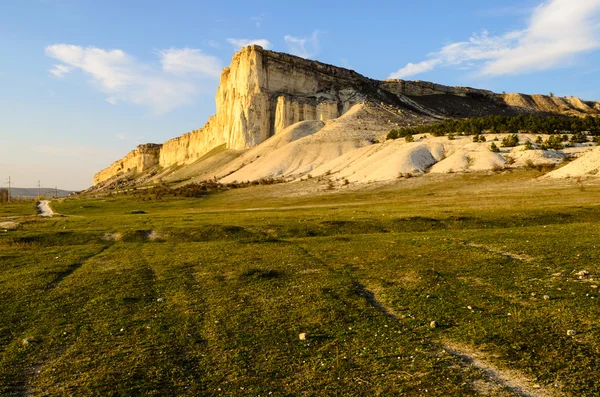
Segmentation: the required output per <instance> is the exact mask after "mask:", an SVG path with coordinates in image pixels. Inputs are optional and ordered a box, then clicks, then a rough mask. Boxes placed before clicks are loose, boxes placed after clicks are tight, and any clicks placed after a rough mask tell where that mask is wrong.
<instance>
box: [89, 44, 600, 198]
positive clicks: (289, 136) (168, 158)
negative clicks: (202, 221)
mask: <svg viewBox="0 0 600 397" xmlns="http://www.w3.org/2000/svg"><path fill="white" fill-rule="evenodd" d="M524 113H540V114H563V115H570V116H579V117H583V116H586V115H592V116H598V115H600V102H589V101H583V100H581V99H578V98H575V97H556V96H550V95H525V94H514V93H513V94H496V93H494V92H491V91H487V90H480V89H475V88H468V87H449V86H444V85H440V84H435V83H430V82H423V81H405V80H385V81H379V80H374V79H370V78H367V77H365V76H362V75H360V74H359V73H357V72H354V71H352V70H349V69H344V68H340V67H335V66H332V65H327V64H324V63H320V62H317V61H312V60H306V59H303V58H299V57H296V56H293V55H289V54H284V53H278V52H273V51H268V50H265V49H263V48H261V47H259V46H257V45H252V46H249V47H245V48H243V49H242V50H241V51H240V52H237V53H236V54H235V55H234V56H233V59H232V61H231V65H230V66H229V67H228V68H225V69H223V72H222V74H221V78H220V85H219V88H218V90H217V95H216V114H215V115H214V116H212V117H210V118H209V120H208V121H207V123H206V124H205V125H204V127H202V128H201V129H199V130H194V131H192V132H188V133H186V134H183V135H181V136H179V137H176V138H173V139H170V140H168V141H166V142H164V143H163V144H144V145H139V146H138V147H137V148H135V149H134V150H133V151H131V152H130V153H128V154H127V155H126V156H125V157H123V158H122V159H120V160H117V161H115V162H114V163H113V164H111V165H110V166H109V167H108V168H106V169H104V170H101V171H100V172H98V173H97V174H96V175H95V176H94V187H93V188H92V189H93V190H102V189H106V188H110V187H111V186H112V187H114V185H115V182H118V181H120V180H124V179H126V180H127V181H129V183H130V185H144V184H146V185H147V184H152V183H157V182H162V181H168V182H179V183H191V182H199V181H202V180H207V179H211V180H215V179H216V180H219V181H222V182H224V183H228V182H234V181H247V180H257V179H263V178H280V177H281V178H287V179H288V180H294V179H301V178H306V177H307V176H309V175H310V176H316V175H323V174H327V175H329V174H330V173H331V172H333V171H335V173H337V174H338V176H339V177H343V178H344V179H347V180H349V181H351V182H366V181H373V180H385V179H394V178H396V177H397V176H398V175H402V174H403V173H410V172H412V173H419V172H425V170H431V171H435V170H437V172H441V171H440V170H446V171H448V170H450V171H451V172H455V171H461V170H462V171H467V170H468V169H469V168H470V166H468V164H467V163H469V162H470V163H473V158H476V159H479V157H481V159H480V160H476V161H475V164H476V167H474V168H473V167H471V169H472V170H475V169H482V170H483V169H486V167H488V168H489V167H492V166H493V164H495V163H499V164H500V163H501V164H505V163H507V162H509V163H510V161H509V160H507V158H506V153H500V154H490V153H485V154H482V155H481V156H479V155H468V152H472V153H475V152H476V151H477V150H475V147H476V146H474V145H471V143H470V142H469V141H468V140H464V139H462V140H461V139H459V140H457V141H454V142H448V141H447V140H446V141H443V139H442V138H436V139H431V138H426V137H421V138H419V139H418V140H417V142H414V143H410V144H408V143H407V144H404V143H403V142H402V143H400V142H395V143H391V142H384V143H380V142H383V141H384V139H385V135H386V134H387V132H389V130H390V129H392V128H395V127H398V126H415V125H422V124H427V123H432V122H435V121H439V120H443V119H445V118H463V117H472V116H483V115H490V114H497V115H517V114H524ZM524 138H525V139H529V138H527V137H526V136H524ZM531 140H532V141H533V137H532V138H531ZM480 146H481V145H480ZM588 146H589V145H581V150H579V151H576V152H577V154H578V155H579V154H583V153H584V152H586V151H588V150H589V149H588ZM481 147H483V146H481ZM399 153H400V154H399ZM457 153H462V155H460V156H462V157H463V159H462V160H460V161H458V163H457V164H463V163H464V164H463V165H460V166H457V165H456V164H454V165H452V167H453V168H450V167H451V166H446V167H445V168H444V166H443V164H441V162H442V160H447V159H448V158H449V157H450V156H452V155H454V154H456V156H459V154H457ZM540 156H541V157H540ZM557 156H558V157H557ZM561 156H563V155H562V154H560V155H556V156H550V155H543V154H540V155H539V156H538V157H540V158H542V159H550V160H548V161H554V160H555V159H556V158H560V157H561ZM517 157H518V156H517ZM511 158H514V156H512V157H511ZM386 159H387V160H386ZM465 159H470V160H465ZM463 160H464V161H463ZM345 162H349V164H345ZM351 164H354V165H351ZM357 164H361V165H360V167H358V168H356V167H357V166H356V165H357ZM440 164H441V165H440ZM471 165H472V164H471ZM389 167H391V168H390V169H389V170H387V171H385V172H383V171H381V169H384V168H389ZM457 167H458V169H457Z"/></svg>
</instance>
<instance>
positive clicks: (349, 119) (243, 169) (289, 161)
mask: <svg viewBox="0 0 600 397" xmlns="http://www.w3.org/2000/svg"><path fill="white" fill-rule="evenodd" d="M411 117H412V116H411V115H410V114H408V115H402V116H398V115H393V114H391V113H390V112H389V111H387V110H386V109H384V108H381V107H379V106H378V105H376V104H359V105H356V106H354V107H353V108H352V109H350V110H349V111H348V112H347V113H346V114H344V115H343V116H342V117H340V118H338V119H335V120H330V121H327V122H321V121H305V122H301V123H297V124H294V125H292V126H290V127H288V128H287V129H285V130H284V131H282V132H280V133H278V134H277V135H275V136H273V137H271V138H269V139H268V140H266V141H265V142H263V143H262V144H260V145H258V146H256V147H254V148H252V149H249V150H247V151H244V152H238V153H237V154H235V156H233V155H230V154H227V153H225V152H223V153H218V154H216V155H215V157H217V158H220V159H221V160H223V161H221V160H219V162H218V166H216V167H214V165H217V161H216V160H215V159H214V158H213V159H206V160H203V161H200V162H199V163H198V164H197V165H195V167H198V169H203V172H202V175H198V176H196V179H197V178H200V177H204V178H205V176H206V175H210V177H211V178H212V177H216V178H217V179H219V180H220V182H222V183H233V182H245V181H256V180H261V179H266V178H282V177H283V178H286V179H287V180H294V179H301V178H309V177H319V176H326V177H327V178H330V179H333V180H338V181H344V183H346V182H345V181H348V182H349V183H368V182H376V181H388V180H393V179H396V178H398V177H402V176H408V175H409V174H410V175H412V176H417V175H419V174H423V173H425V172H431V173H454V172H485V171H493V170H498V169H502V168H505V167H512V168H516V167H523V166H530V165H539V164H560V163H562V162H563V159H564V158H565V157H566V156H570V157H572V156H575V157H578V156H582V155H583V154H585V153H586V152H587V151H590V150H592V149H593V146H594V144H592V143H588V144H577V145H574V147H571V148H565V149H564V150H560V151H556V150H539V148H538V145H536V144H535V143H534V142H535V140H536V139H537V138H538V137H539V136H540V135H537V134H518V135H519V141H520V145H519V146H517V147H513V148H503V147H501V141H502V139H503V138H504V137H505V136H506V135H507V134H486V135H484V136H485V138H486V142H473V138H472V137H471V136H462V137H461V136H458V137H457V138H456V139H448V137H447V136H443V137H434V136H431V135H430V134H424V135H418V136H415V137H414V142H406V141H405V139H403V138H401V139H397V140H389V141H386V140H385V135H386V134H387V133H388V132H389V131H390V130H391V129H392V128H396V127H397V126H398V124H396V123H405V124H406V123H411V122H415V120H414V119H413V118H411ZM541 137H542V139H544V140H546V139H547V138H548V136H547V135H541ZM379 141H381V143H379ZM492 141H495V143H496V145H497V146H498V147H500V152H498V153H494V152H492V151H490V145H491V142H492ZM527 141H529V142H532V143H533V147H534V148H535V150H525V146H524V145H525V143H526V142H527ZM594 153H597V151H595V152H594ZM599 155H600V153H599V154H598V155H596V154H590V156H591V157H587V156H586V157H584V158H582V159H581V162H580V161H579V160H578V161H576V162H574V163H573V164H572V165H570V166H568V167H565V168H564V170H565V171H563V172H571V173H574V172H575V171H574V170H576V169H577V170H578V171H577V172H579V173H581V172H588V173H589V172H597V168H598V167H599V166H600V161H597V163H599V164H596V163H595V162H594V161H596V160H594V159H596V158H597V157H599ZM225 156H230V157H229V160H228V161H224V160H225ZM576 164H584V165H582V166H575V165H576ZM577 167H579V168H577ZM582 167H583V168H582ZM561 170H562V169H561ZM571 170H572V171H571ZM581 170H583V171H581ZM595 170H596V171H595ZM555 174H556V175H562V174H561V173H559V172H556V173H555Z"/></svg>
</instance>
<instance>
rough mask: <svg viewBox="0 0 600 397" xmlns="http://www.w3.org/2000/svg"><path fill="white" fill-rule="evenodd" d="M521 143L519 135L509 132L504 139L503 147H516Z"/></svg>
mask: <svg viewBox="0 0 600 397" xmlns="http://www.w3.org/2000/svg"><path fill="white" fill-rule="evenodd" d="M518 145H519V137H518V136H517V134H509V135H508V136H506V137H505V138H504V139H502V146H503V147H515V146H518Z"/></svg>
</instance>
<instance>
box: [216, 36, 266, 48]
mask: <svg viewBox="0 0 600 397" xmlns="http://www.w3.org/2000/svg"><path fill="white" fill-rule="evenodd" d="M227 42H228V43H229V44H231V45H232V46H234V47H235V48H236V49H240V48H243V47H247V46H249V45H252V44H256V45H259V46H261V47H262V48H264V49H267V50H268V49H269V48H271V43H270V42H269V40H266V39H232V38H229V39H227Z"/></svg>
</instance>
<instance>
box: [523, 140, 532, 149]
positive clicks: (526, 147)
mask: <svg viewBox="0 0 600 397" xmlns="http://www.w3.org/2000/svg"><path fill="white" fill-rule="evenodd" d="M532 149H533V144H532V143H531V141H527V142H525V150H532Z"/></svg>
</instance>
